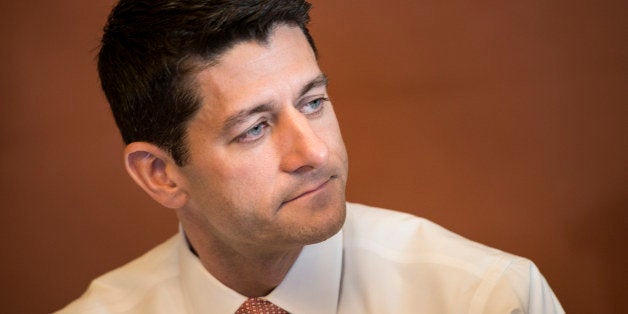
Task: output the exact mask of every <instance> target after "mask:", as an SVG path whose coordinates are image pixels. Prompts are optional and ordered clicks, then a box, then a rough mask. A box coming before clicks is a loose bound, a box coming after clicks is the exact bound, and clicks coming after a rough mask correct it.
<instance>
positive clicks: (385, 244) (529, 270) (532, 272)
mask: <svg viewBox="0 0 628 314" xmlns="http://www.w3.org/2000/svg"><path fill="white" fill-rule="evenodd" d="M343 241H344V252H345V262H346V265H345V267H344V269H345V270H346V276H345V277H346V278H347V279H348V280H347V281H348V282H349V284H348V287H350V291H351V292H349V293H347V295H349V296H353V297H355V300H359V296H360V295H362V294H364V293H368V294H370V295H372V297H371V298H376V299H377V298H379V296H380V295H381V296H382V300H379V302H380V303H386V302H388V301H387V300H384V299H383V298H386V299H395V298H403V299H404V301H403V302H405V304H407V305H408V304H413V303H412V302H416V303H417V306H425V305H427V304H429V305H433V307H431V308H432V309H438V310H435V311H437V312H439V311H442V312H458V311H469V312H470V313H486V312H490V313H499V312H504V311H506V310H507V309H512V310H514V309H523V310H525V311H526V312H530V313H535V311H533V309H534V308H536V307H543V306H549V307H556V308H558V309H559V310H558V311H557V312H560V304H559V303H558V301H556V299H555V296H554V295H553V293H552V291H551V289H550V288H549V285H547V282H546V281H545V279H544V278H543V276H542V275H541V274H540V272H539V271H538V269H537V268H536V266H535V265H534V264H533V263H532V262H531V261H530V260H528V259H526V258H523V257H519V256H516V255H513V254H509V253H506V252H503V251H501V250H498V249H495V248H491V247H488V246H486V245H483V244H480V243H477V242H474V241H471V240H469V239H466V238H464V237H462V236H460V235H458V234H455V233H454V232H451V231H449V230H447V229H445V228H443V227H441V226H439V225H437V224H435V223H433V222H431V221H429V220H427V219H424V218H420V217H416V216H414V215H410V214H407V213H402V212H397V211H392V210H387V209H381V208H375V207H370V206H365V205H360V204H351V203H348V204H347V222H346V223H345V226H344V227H343ZM373 269H377V272H376V273H375V274H374V272H373ZM356 283H359V284H356ZM380 289H381V291H380ZM397 290H399V291H397ZM374 291H377V293H374ZM426 291H429V293H427V294H425V292H426ZM417 293H418V294H417ZM424 295H428V296H430V297H429V298H425V299H423V298H422V296H424ZM436 296H437V297H436ZM434 300H439V303H438V304H432V303H433V302H435V301H434ZM539 300H540V301H539ZM535 302H537V303H538V304H537V303H535ZM539 302H540V303H539ZM548 302H549V303H548ZM374 306H375V305H374ZM547 313H553V312H552V311H547Z"/></svg>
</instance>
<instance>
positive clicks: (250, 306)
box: [235, 298, 289, 314]
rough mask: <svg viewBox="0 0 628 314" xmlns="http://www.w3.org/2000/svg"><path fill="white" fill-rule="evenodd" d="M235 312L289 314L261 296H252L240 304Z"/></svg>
mask: <svg viewBox="0 0 628 314" xmlns="http://www.w3.org/2000/svg"><path fill="white" fill-rule="evenodd" d="M235 314H289V313H288V312H287V311H286V310H284V309H282V308H280V307H278V306H276V305H274V304H272V303H270V302H268V301H266V300H264V299H261V298H250V299H248V300H246V302H244V303H242V305H240V308H238V310H237V311H236V312H235Z"/></svg>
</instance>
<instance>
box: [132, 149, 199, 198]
mask: <svg viewBox="0 0 628 314" xmlns="http://www.w3.org/2000/svg"><path fill="white" fill-rule="evenodd" d="M124 159H125V165H126V170H127V172H128V173H129V175H130V176H131V178H133V180H134V181H135V183H137V185H139V186H140V187H141V188H142V189H143V190H144V191H146V193H148V195H150V197H152V198H153V199H154V200H156V201H157V202H158V203H160V204H161V205H163V206H165V207H168V208H172V209H177V208H181V207H183V206H184V205H185V203H186V202H187V199H188V197H187V193H186V191H185V190H184V189H183V184H182V183H183V182H182V181H181V177H180V176H179V173H178V166H177V165H176V163H175V162H174V160H173V159H172V158H171V157H170V155H169V154H168V153H167V152H165V151H164V150H162V149H161V148H159V147H157V146H155V145H153V144H150V143H146V142H134V143H131V144H129V145H127V147H126V148H125V150H124Z"/></svg>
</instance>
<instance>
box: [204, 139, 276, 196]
mask: <svg viewBox="0 0 628 314" xmlns="http://www.w3.org/2000/svg"><path fill="white" fill-rule="evenodd" d="M273 156H274V154H272V153H271V152H268V151H266V150H262V149H260V150H257V151H247V152H244V153H242V152H241V153H239V154H235V155H234V156H225V158H222V159H223V160H224V161H225V162H222V163H220V164H221V166H219V167H217V168H216V169H214V171H215V172H214V174H215V175H216V180H218V181H219V183H218V184H219V185H220V186H222V188H223V193H224V194H225V195H229V196H230V198H232V199H234V200H235V201H239V202H243V201H246V200H247V199H248V200H252V201H254V202H259V201H260V200H261V199H263V198H265V197H267V196H268V195H267V194H268V192H270V190H271V189H272V187H273V186H274V183H275V181H276V177H275V176H276V174H277V168H278V166H277V163H276V161H275V159H274V158H273ZM243 196H246V197H243Z"/></svg>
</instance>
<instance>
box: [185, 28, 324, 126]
mask: <svg viewBox="0 0 628 314" xmlns="http://www.w3.org/2000/svg"><path fill="white" fill-rule="evenodd" d="M319 74H320V69H319V68H318V64H317V61H316V56H315V54H314V52H313V50H312V48H311V47H310V45H309V43H308V41H307V39H306V38H305V35H304V34H303V32H302V31H301V29H300V28H298V27H290V26H286V25H281V26H278V27H276V28H275V29H274V30H273V31H272V33H271V34H270V35H269V38H268V40H267V41H266V42H258V41H245V42H241V43H238V44H236V45H234V46H233V47H232V48H230V49H229V50H227V51H226V52H225V53H223V54H222V55H221V56H220V57H219V58H218V59H217V60H216V62H215V63H214V64H213V65H211V66H210V67H208V68H206V69H204V70H202V71H201V72H199V73H198V74H197V76H196V84H197V87H198V92H199V96H201V100H202V105H201V110H205V111H206V110H209V111H212V113H213V114H214V115H220V114H221V113H224V112H228V111H231V110H238V107H243V106H248V105H254V103H255V102H259V101H263V100H264V99H267V98H273V97H275V98H277V97H284V96H288V95H289V94H291V93H297V92H298V90H299V89H300V88H301V87H302V86H303V85H304V84H306V83H307V82H308V81H309V80H311V79H313V78H314V77H316V76H318V75H319ZM240 109H241V108H240Z"/></svg>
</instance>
